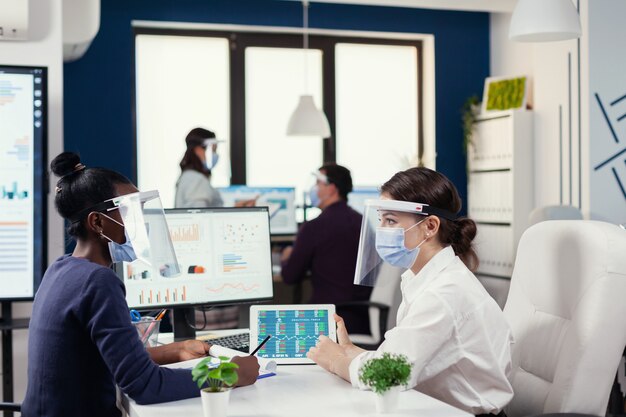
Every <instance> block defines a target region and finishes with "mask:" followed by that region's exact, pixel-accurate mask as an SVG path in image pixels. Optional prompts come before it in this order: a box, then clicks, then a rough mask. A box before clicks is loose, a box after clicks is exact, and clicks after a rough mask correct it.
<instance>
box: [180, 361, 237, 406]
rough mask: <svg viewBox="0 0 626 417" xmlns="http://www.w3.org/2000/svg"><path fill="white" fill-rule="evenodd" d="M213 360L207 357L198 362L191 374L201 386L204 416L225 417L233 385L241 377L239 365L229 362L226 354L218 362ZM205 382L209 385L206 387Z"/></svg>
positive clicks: (199, 386)
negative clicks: (238, 370)
mask: <svg viewBox="0 0 626 417" xmlns="http://www.w3.org/2000/svg"><path fill="white" fill-rule="evenodd" d="M211 360H212V358H205V359H203V360H201V361H200V362H198V364H197V365H196V366H195V367H194V368H193V369H192V371H191V376H192V377H193V380H194V381H195V382H196V383H197V384H198V388H200V397H201V399H202V409H203V410H204V417H225V416H226V410H227V408H228V399H229V397H230V390H231V387H232V386H233V385H235V384H236V383H237V380H238V379H239V376H238V375H237V368H239V365H237V364H236V363H232V362H229V359H228V358H227V357H225V356H220V357H219V360H220V361H219V363H218V364H215V363H212V362H211ZM205 384H207V385H208V386H206V387H205ZM203 387H204V388H203Z"/></svg>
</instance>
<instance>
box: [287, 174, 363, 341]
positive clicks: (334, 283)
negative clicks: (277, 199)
mask: <svg viewBox="0 0 626 417" xmlns="http://www.w3.org/2000/svg"><path fill="white" fill-rule="evenodd" d="M316 177H317V182H316V185H315V186H314V187H313V188H312V189H311V204H312V205H314V206H317V207H319V208H320V209H321V210H322V213H321V214H320V215H319V216H318V217H317V218H315V219H313V220H311V221H309V222H306V223H304V224H303V225H302V226H301V227H300V230H299V231H298V235H297V236H296V240H295V243H294V246H293V247H291V246H288V247H286V248H285V249H284V250H283V253H282V256H281V267H282V272H281V275H282V278H283V280H284V281H285V283H287V284H294V283H296V282H299V281H302V280H303V279H304V277H305V274H306V272H307V271H308V270H310V271H311V274H312V286H313V294H312V296H311V299H310V300H308V302H309V303H311V304H340V303H342V302H348V301H363V300H369V297H370V294H371V291H372V289H371V288H367V287H362V286H358V285H354V269H355V266H356V256H357V251H358V247H359V235H360V231H361V220H362V216H361V215H360V214H359V213H358V212H356V211H355V210H353V209H352V208H351V207H349V206H348V193H349V192H350V191H352V177H351V176H350V171H349V170H348V169H347V168H345V167H343V166H341V165H336V164H326V165H324V166H322V167H321V168H320V169H319V172H318V173H316ZM337 312H338V314H339V315H341V316H342V317H343V318H344V320H345V321H346V323H347V326H348V328H349V329H350V331H351V332H354V333H362V334H369V333H370V331H369V316H368V313H367V308H365V307H359V308H358V309H355V308H354V307H351V308H341V307H338V309H337ZM353 329H354V330H353Z"/></svg>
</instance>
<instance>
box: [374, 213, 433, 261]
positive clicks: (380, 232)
mask: <svg viewBox="0 0 626 417" xmlns="http://www.w3.org/2000/svg"><path fill="white" fill-rule="evenodd" d="M424 220H426V219H424ZM424 220H421V221H420V222H418V223H415V224H414V225H413V226H411V227H409V228H408V229H406V230H404V229H403V228H401V227H377V228H376V252H378V255H379V256H380V257H381V259H382V260H383V261H385V262H387V263H388V264H390V265H393V266H397V267H399V268H404V269H409V268H410V267H412V266H413V264H414V263H415V260H416V259H417V256H418V255H419V252H420V246H421V245H422V243H424V242H426V239H428V238H426V239H424V240H423V241H422V242H421V243H420V244H419V245H417V247H416V248H414V249H407V247H406V246H405V245H404V234H405V233H406V232H408V231H409V230H411V229H412V228H414V227H415V226H417V225H418V224H420V223H421V222H423V221H424Z"/></svg>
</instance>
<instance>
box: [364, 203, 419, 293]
mask: <svg viewBox="0 0 626 417" xmlns="http://www.w3.org/2000/svg"><path fill="white" fill-rule="evenodd" d="M427 207H428V206H427V205H426V204H418V203H412V202H408V201H398V200H365V210H364V212H363V220H362V223H361V236H360V238H359V252H358V255H357V259H356V269H355V274H354V284H356V285H364V286H370V287H373V286H375V285H377V283H378V282H379V281H380V280H384V281H387V280H385V279H384V277H385V276H386V275H387V274H395V275H398V274H400V273H402V272H404V270H405V269H406V268H399V267H395V266H392V265H390V264H388V263H386V262H384V261H383V259H382V258H381V256H380V255H379V251H378V249H377V247H376V246H377V234H379V236H378V245H379V246H384V245H388V244H389V242H393V243H395V244H397V243H398V241H399V238H398V235H399V234H403V233H404V230H406V229H408V228H410V227H412V226H414V225H415V224H416V223H417V222H419V221H420V220H422V219H423V218H425V217H426V216H428V215H429V214H428V212H427ZM422 216H423V218H422ZM393 229H400V230H403V231H402V232H399V231H398V230H395V231H394V230H393ZM394 232H395V233H394ZM394 234H395V236H393V235H394ZM394 237H395V238H397V239H394Z"/></svg>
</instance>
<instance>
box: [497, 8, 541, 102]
mask: <svg viewBox="0 0 626 417" xmlns="http://www.w3.org/2000/svg"><path fill="white" fill-rule="evenodd" d="M510 23H511V14H510V13H491V15H490V17H489V24H490V27H489V30H490V45H489V46H490V70H491V71H490V73H491V76H492V77H493V76H500V75H529V76H531V78H530V85H529V89H528V92H529V99H528V102H529V103H532V102H533V99H532V96H533V79H532V74H533V70H534V68H533V66H534V49H533V47H532V44H528V43H519V42H511V41H510V40H509V25H510Z"/></svg>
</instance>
